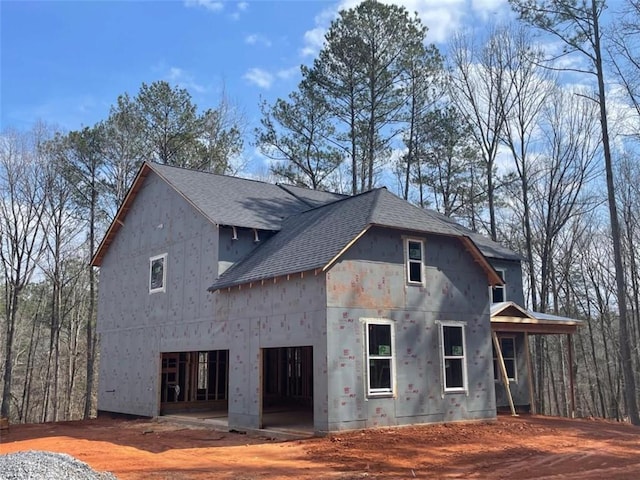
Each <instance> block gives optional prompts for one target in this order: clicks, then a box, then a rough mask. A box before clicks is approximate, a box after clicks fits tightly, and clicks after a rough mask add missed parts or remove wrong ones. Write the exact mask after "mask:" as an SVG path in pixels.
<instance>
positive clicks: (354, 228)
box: [209, 188, 465, 291]
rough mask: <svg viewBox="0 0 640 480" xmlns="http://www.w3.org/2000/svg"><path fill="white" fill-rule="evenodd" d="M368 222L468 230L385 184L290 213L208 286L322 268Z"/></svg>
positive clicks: (429, 230) (453, 231)
mask: <svg viewBox="0 0 640 480" xmlns="http://www.w3.org/2000/svg"><path fill="white" fill-rule="evenodd" d="M369 225H377V226H383V227H390V228H398V229H403V230H409V231H415V232H424V233H435V234H440V235H449V236H454V237H461V236H463V235H465V234H463V233H461V232H460V230H458V229H456V228H455V227H454V226H453V225H452V224H451V223H449V222H443V221H442V220H441V218H440V216H439V215H437V214H434V212H431V211H429V210H423V209H421V208H418V207H415V206H413V205H410V204H408V203H407V202H406V201H404V200H402V199H401V198H398V197H396V196H395V195H393V194H391V193H389V192H388V191H387V190H386V189H384V188H381V189H376V190H371V191H369V192H366V193H362V194H360V195H356V196H353V197H347V198H344V199H342V200H339V201H337V202H333V203H330V204H328V205H325V206H322V207H319V208H315V209H312V210H308V211H306V212H302V213H300V214H297V215H294V216H292V217H290V218H288V219H287V220H286V221H285V222H284V223H283V225H282V229H281V230H280V231H279V232H278V233H277V234H276V235H274V236H273V237H272V238H270V239H269V240H267V241H266V242H265V243H264V244H263V245H261V246H260V247H259V248H257V249H256V250H254V251H253V252H252V253H251V255H249V256H248V257H246V258H245V259H243V260H242V261H240V262H238V263H237V264H235V265H234V266H233V267H231V268H230V269H229V270H227V271H226V272H225V273H224V274H222V275H221V276H220V278H218V279H217V280H216V281H215V282H214V283H213V284H212V285H211V287H210V288H209V290H212V291H215V290H219V289H221V288H227V287H232V286H236V285H241V284H245V283H250V282H256V281H261V280H266V279H268V278H274V277H278V276H281V275H287V274H293V273H299V272H304V271H308V270H313V269H316V268H323V267H325V266H326V265H327V264H329V262H331V260H333V259H334V258H335V257H336V256H337V255H338V254H339V253H340V252H341V251H342V250H343V249H344V248H345V247H346V246H347V245H348V244H349V242H351V241H352V240H353V239H354V238H356V236H357V235H358V234H360V233H361V232H362V231H363V230H364V229H365V228H366V227H367V226H369Z"/></svg>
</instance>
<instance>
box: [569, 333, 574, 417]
mask: <svg viewBox="0 0 640 480" xmlns="http://www.w3.org/2000/svg"><path fill="white" fill-rule="evenodd" d="M567 344H568V346H569V389H570V390H571V397H570V398H571V410H570V412H569V416H570V417H571V418H576V395H575V388H574V385H573V344H572V342H571V334H570V333H568V334H567Z"/></svg>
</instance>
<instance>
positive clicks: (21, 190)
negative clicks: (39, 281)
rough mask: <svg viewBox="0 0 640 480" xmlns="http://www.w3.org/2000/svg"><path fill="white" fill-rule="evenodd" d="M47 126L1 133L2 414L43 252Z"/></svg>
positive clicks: (5, 413)
mask: <svg viewBox="0 0 640 480" xmlns="http://www.w3.org/2000/svg"><path fill="white" fill-rule="evenodd" d="M45 135H46V129H45V128H44V127H43V126H42V125H38V126H36V127H35V128H34V130H33V131H31V132H29V133H27V134H23V135H21V134H18V133H16V132H6V133H4V134H3V135H2V136H1V137H0V192H1V193H0V267H1V268H2V271H3V276H4V279H5V283H4V309H5V312H4V313H5V319H4V320H5V322H6V323H5V326H4V327H5V328H4V334H5V337H4V359H3V360H4V384H3V389H2V406H1V407H0V415H1V416H3V417H9V415H10V404H11V395H12V393H11V392H12V386H13V385H12V373H13V344H14V334H15V331H16V322H17V319H18V310H19V308H20V300H21V293H22V291H23V289H24V288H25V287H26V286H27V285H28V284H29V281H30V280H31V277H32V275H33V272H34V271H35V269H36V266H37V264H38V261H39V259H40V255H41V253H42V248H43V243H42V229H43V225H42V214H43V210H44V204H45V198H46V189H45V183H44V181H43V172H44V168H43V165H42V162H41V158H40V156H39V149H40V146H41V144H42V142H43V140H44V136H45Z"/></svg>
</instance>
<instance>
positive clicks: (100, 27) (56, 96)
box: [0, 0, 509, 141]
mask: <svg viewBox="0 0 640 480" xmlns="http://www.w3.org/2000/svg"><path fill="white" fill-rule="evenodd" d="M395 1H396V3H402V4H404V5H405V6H406V7H407V8H408V9H409V10H410V11H418V12H419V13H420V15H421V18H422V19H423V22H424V23H425V24H426V25H427V26H428V27H429V28H430V33H429V35H430V37H429V39H430V40H431V41H434V42H436V43H440V44H443V42H446V40H447V38H448V36H449V35H451V33H452V32H453V31H454V30H455V29H457V28H461V27H464V26H468V25H472V24H473V25H474V26H475V27H478V26H480V27H481V26H482V25H483V23H484V22H485V21H491V20H495V19H496V18H497V17H500V16H503V15H507V14H508V10H509V9H508V5H507V1H506V0H406V1H400V0H395ZM356 3H357V2H355V1H353V0H342V1H340V2H332V1H282V0H280V1H222V2H217V1H213V0H186V1H178V0H174V1H88V0H87V1H55V0H54V1H12V0H2V1H0V49H1V51H0V58H1V63H0V82H1V83H0V130H4V129H7V128H17V129H24V130H26V129H29V128H30V127H31V126H32V125H33V124H34V123H35V122H36V121H37V120H44V121H46V122H47V123H51V124H53V125H57V126H59V127H61V128H63V129H67V130H74V129H78V128H81V127H82V126H91V125H94V124H95V123H96V122H98V121H100V120H102V119H104V118H106V117H107V115H108V111H109V107H110V105H112V104H113V103H115V101H116V98H117V97H118V95H119V94H122V93H124V92H128V93H129V94H130V95H132V96H134V95H135V94H136V93H137V92H138V89H139V88H140V85H141V84H142V82H147V83H150V82H153V81H155V80H167V81H169V82H170V83H172V84H174V85H179V86H181V87H183V88H186V89H187V90H189V92H190V93H191V95H192V97H193V99H194V101H195V103H196V104H197V105H198V107H199V108H200V109H201V110H203V109H206V108H210V107H214V106H215V105H216V104H217V102H218V101H219V100H220V95H221V92H222V90H223V89H224V90H225V92H226V94H227V96H228V97H229V99H230V100H231V101H232V102H233V103H234V104H235V105H236V106H237V107H238V108H239V109H240V110H241V111H243V112H244V115H245V117H246V120H247V122H248V127H249V128H248V131H249V132H251V131H252V130H253V127H255V126H256V125H257V123H258V119H259V114H258V104H259V101H260V99H261V98H264V99H266V100H267V101H269V102H273V101H274V100H275V99H276V98H277V97H284V96H286V95H287V94H288V93H289V92H291V91H292V90H293V89H295V87H296V85H297V82H298V80H299V73H298V72H299V66H300V64H302V63H310V62H311V61H312V60H313V58H314V56H315V53H317V51H318V49H319V47H320V45H321V42H322V38H323V34H324V32H325V31H326V28H327V26H328V25H329V23H330V21H331V19H332V18H335V15H336V12H337V11H338V10H339V9H340V8H343V7H350V6H353V5H355V4H356ZM248 140H249V141H250V140H251V138H248Z"/></svg>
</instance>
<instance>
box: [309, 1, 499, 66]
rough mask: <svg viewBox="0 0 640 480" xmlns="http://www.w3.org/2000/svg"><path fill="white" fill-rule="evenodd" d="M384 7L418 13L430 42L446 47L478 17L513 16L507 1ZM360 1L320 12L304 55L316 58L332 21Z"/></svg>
mask: <svg viewBox="0 0 640 480" xmlns="http://www.w3.org/2000/svg"><path fill="white" fill-rule="evenodd" d="M382 1H384V2H385V3H389V4H395V5H402V6H404V7H405V8H406V9H407V11H408V12H409V13H410V14H413V12H416V13H417V14H418V16H419V17H420V19H421V20H422V23H423V24H424V25H425V26H426V27H427V28H428V29H429V31H428V32H427V40H428V41H429V42H434V43H445V42H446V41H447V40H448V39H449V38H451V35H452V34H453V33H454V32H455V31H456V30H458V29H459V28H460V27H461V26H462V24H463V22H465V21H470V22H473V21H474V20H473V19H472V18H471V19H470V18H468V17H469V16H476V17H478V18H479V19H480V20H482V21H486V20H488V19H489V16H490V15H494V14H498V15H507V14H508V12H510V9H509V6H508V3H507V0H382ZM359 3H360V1H358V0H341V1H339V2H337V3H336V4H335V5H333V6H332V7H330V8H327V9H325V10H323V11H322V12H320V14H318V15H317V16H316V18H315V19H314V21H315V26H314V28H312V29H310V30H308V31H306V32H305V34H304V38H303V42H304V44H303V47H302V48H301V55H302V56H303V57H309V56H315V55H316V54H317V53H318V51H319V50H320V49H321V48H322V45H323V42H324V35H325V33H326V31H327V29H328V28H329V26H330V24H331V21H332V20H334V19H335V18H337V16H338V12H339V11H340V10H343V9H348V8H352V7H355V6H356V5H358V4H359Z"/></svg>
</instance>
